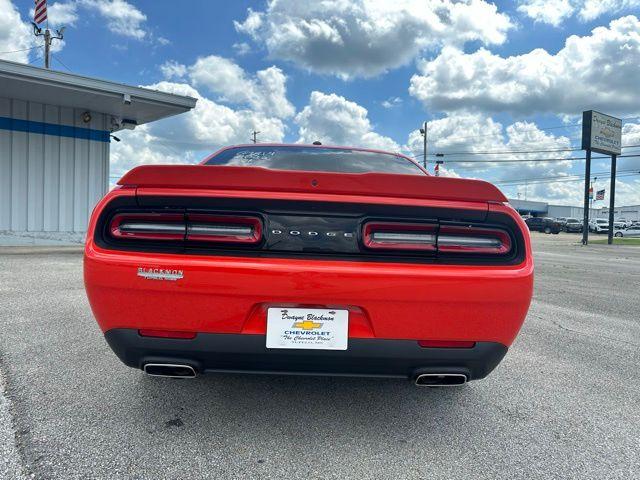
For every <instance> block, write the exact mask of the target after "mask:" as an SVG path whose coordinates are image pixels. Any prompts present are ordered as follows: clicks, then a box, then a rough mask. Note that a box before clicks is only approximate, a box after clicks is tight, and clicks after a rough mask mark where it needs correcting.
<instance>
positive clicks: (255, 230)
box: [109, 212, 262, 244]
mask: <svg viewBox="0 0 640 480" xmlns="http://www.w3.org/2000/svg"><path fill="white" fill-rule="evenodd" d="M109 232H110V234H111V237H113V238H115V239H120V240H159V241H173V242H176V241H180V242H181V243H182V242H187V243H189V242H217V243H242V244H256V243H259V242H260V241H261V240H262V221H261V220H260V219H259V218H258V217H251V216H244V215H215V214H202V213H187V214H184V213H153V212H149V213H140V212H135V213H118V214H116V215H114V216H113V218H112V219H111V222H110V223H109Z"/></svg>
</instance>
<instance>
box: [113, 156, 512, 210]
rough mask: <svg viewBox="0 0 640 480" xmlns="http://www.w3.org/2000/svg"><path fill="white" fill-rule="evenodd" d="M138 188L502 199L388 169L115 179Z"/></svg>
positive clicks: (475, 183)
mask: <svg viewBox="0 0 640 480" xmlns="http://www.w3.org/2000/svg"><path fill="white" fill-rule="evenodd" d="M118 185H122V186H125V185H126V186H132V187H138V188H176V189H212V190H235V191H243V190H244V191H270V192H283V193H286V192H290V193H311V194H329V195H363V196H370V197H391V198H412V199H425V200H426V199H430V200H450V201H463V202H500V203H502V202H506V201H507V198H506V197H505V196H504V194H503V193H502V192H501V191H500V190H498V188H496V187H495V186H494V185H492V184H490V183H488V182H484V181H482V180H467V179H460V178H448V177H432V176H427V175H424V176H420V175H398V174H387V173H330V172H307V171H288V170H271V169H266V168H260V167H227V166H210V165H144V166H139V167H136V168H134V169H132V170H131V171H129V172H128V173H127V174H125V175H124V176H123V177H122V178H121V179H120V180H119V181H118Z"/></svg>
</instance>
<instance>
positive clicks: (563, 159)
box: [445, 154, 640, 165]
mask: <svg viewBox="0 0 640 480" xmlns="http://www.w3.org/2000/svg"><path fill="white" fill-rule="evenodd" d="M634 157H640V154H629V155H618V158H634ZM605 158H606V159H608V158H611V157H609V156H607V155H603V156H598V157H591V159H592V160H599V159H605ZM581 160H585V157H552V158H501V159H499V160H445V165H448V164H450V163H466V164H471V163H535V162H566V161H569V162H577V161H581Z"/></svg>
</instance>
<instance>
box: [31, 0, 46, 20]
mask: <svg viewBox="0 0 640 480" xmlns="http://www.w3.org/2000/svg"><path fill="white" fill-rule="evenodd" d="M35 4H36V9H35V12H34V13H33V21H34V22H35V23H42V22H44V21H45V20H46V19H47V0H35Z"/></svg>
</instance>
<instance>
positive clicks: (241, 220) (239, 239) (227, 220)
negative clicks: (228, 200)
mask: <svg viewBox="0 0 640 480" xmlns="http://www.w3.org/2000/svg"><path fill="white" fill-rule="evenodd" d="M187 217H188V220H187V240H190V241H193V242H217V243H248V244H251V243H259V242H260V240H262V222H261V221H260V219H259V218H257V217H244V216H243V217H235V216H218V215H208V214H191V213H190V214H187Z"/></svg>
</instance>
